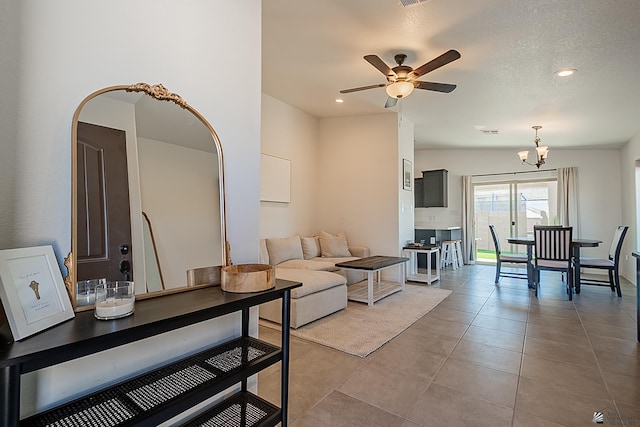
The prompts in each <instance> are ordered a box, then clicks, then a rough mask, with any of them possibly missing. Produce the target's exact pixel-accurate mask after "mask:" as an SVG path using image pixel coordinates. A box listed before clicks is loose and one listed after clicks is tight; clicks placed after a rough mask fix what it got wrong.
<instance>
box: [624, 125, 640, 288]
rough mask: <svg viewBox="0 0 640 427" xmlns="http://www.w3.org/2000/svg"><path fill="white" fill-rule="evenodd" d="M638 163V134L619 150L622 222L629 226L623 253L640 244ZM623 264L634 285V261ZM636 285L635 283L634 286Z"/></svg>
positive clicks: (639, 145)
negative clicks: (639, 225)
mask: <svg viewBox="0 0 640 427" xmlns="http://www.w3.org/2000/svg"><path fill="white" fill-rule="evenodd" d="M638 162H640V133H638V134H637V135H636V136H635V137H634V138H633V139H632V140H631V141H630V142H629V143H628V144H627V145H625V146H624V147H623V148H622V150H620V164H621V168H620V173H621V176H622V182H621V188H622V221H623V223H625V224H628V225H629V226H630V228H629V231H627V236H626V238H625V242H624V247H623V253H624V254H629V253H631V252H638V251H639V248H638V242H640V236H639V233H640V228H639V227H638V217H640V206H639V205H638V204H639V202H640V199H639V198H638V191H640V176H638V172H637V168H638V167H640V166H638ZM629 258H630V260H629V261H628V262H625V264H624V273H625V274H624V275H625V277H627V278H628V279H629V280H631V281H632V282H634V283H635V281H636V280H635V279H636V259H635V258H633V257H629ZM637 285H638V284H637V283H636V286H637Z"/></svg>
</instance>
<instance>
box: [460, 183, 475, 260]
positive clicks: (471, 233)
mask: <svg viewBox="0 0 640 427" xmlns="http://www.w3.org/2000/svg"><path fill="white" fill-rule="evenodd" d="M474 218H475V214H474V212H473V186H472V184H471V176H470V175H465V176H463V177H462V244H463V247H464V249H463V254H462V258H463V259H464V263H465V264H474V263H475V261H476V225H475V221H474Z"/></svg>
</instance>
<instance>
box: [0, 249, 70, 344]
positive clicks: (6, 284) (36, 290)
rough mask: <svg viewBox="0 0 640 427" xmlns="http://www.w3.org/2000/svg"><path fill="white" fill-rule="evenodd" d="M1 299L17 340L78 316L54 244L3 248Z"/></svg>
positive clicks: (0, 255) (0, 268)
mask: <svg viewBox="0 0 640 427" xmlns="http://www.w3.org/2000/svg"><path fill="white" fill-rule="evenodd" d="M0 299H1V300H2V305H3V306H4V311H5V313H6V315H7V321H8V322H9V327H10V328H11V333H12V334H13V338H14V340H16V341H18V340H21V339H23V338H26V337H28V336H30V335H33V334H35V333H37V332H40V331H42V330H44V329H47V328H50V327H51V326H54V325H57V324H58V323H61V322H64V321H65V320H68V319H71V318H73V316H74V313H73V308H72V307H71V301H70V300H69V296H68V295H67V290H66V288H65V286H64V282H63V281H62V274H61V273H60V268H59V267H58V264H57V263H56V257H55V255H54V253H53V248H52V247H51V246H36V247H32V248H21V249H5V250H0Z"/></svg>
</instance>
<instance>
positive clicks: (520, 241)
mask: <svg viewBox="0 0 640 427" xmlns="http://www.w3.org/2000/svg"><path fill="white" fill-rule="evenodd" d="M507 242H509V243H513V244H516V245H533V244H534V240H533V236H522V237H507ZM600 243H602V240H596V239H580V238H574V239H572V240H571V244H572V245H574V246H580V247H597V246H598V245H600Z"/></svg>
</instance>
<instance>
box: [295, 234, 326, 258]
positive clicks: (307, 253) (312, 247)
mask: <svg viewBox="0 0 640 427" xmlns="http://www.w3.org/2000/svg"><path fill="white" fill-rule="evenodd" d="M300 241H301V242H302V255H303V256H304V259H311V258H315V257H319V256H320V254H321V252H320V240H319V239H318V237H317V236H315V237H300Z"/></svg>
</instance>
